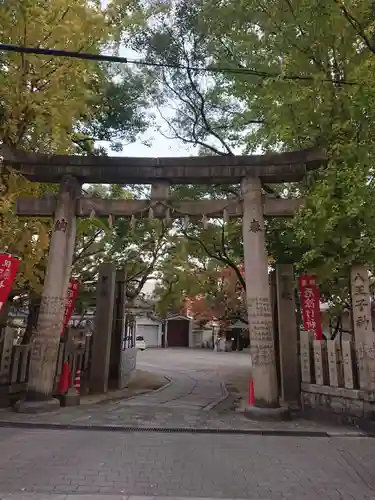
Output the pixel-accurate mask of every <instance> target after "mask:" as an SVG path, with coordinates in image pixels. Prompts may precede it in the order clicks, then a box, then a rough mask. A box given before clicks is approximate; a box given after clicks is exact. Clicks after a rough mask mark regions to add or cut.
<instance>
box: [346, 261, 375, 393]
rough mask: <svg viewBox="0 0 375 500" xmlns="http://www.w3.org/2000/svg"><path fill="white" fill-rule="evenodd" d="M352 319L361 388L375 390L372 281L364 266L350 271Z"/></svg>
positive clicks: (355, 267)
mask: <svg viewBox="0 0 375 500" xmlns="http://www.w3.org/2000/svg"><path fill="white" fill-rule="evenodd" d="M350 286H351V296H352V320H353V331H354V339H355V348H356V354H357V367H358V372H359V386H360V389H363V390H368V391H375V359H374V348H375V334H374V332H373V329H372V320H371V302H370V282H369V275H368V271H367V269H366V268H365V267H364V266H354V267H353V268H352V269H351V272H350Z"/></svg>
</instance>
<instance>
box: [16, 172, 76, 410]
mask: <svg viewBox="0 0 375 500" xmlns="http://www.w3.org/2000/svg"><path fill="white" fill-rule="evenodd" d="M80 190H81V186H80V183H79V182H78V181H77V179H76V178H74V177H72V176H69V175H67V176H64V177H63V179H62V180H61V182H60V191H59V195H58V197H57V204H56V210H55V216H54V222H53V228H52V235H51V242H50V248H49V254H48V261H47V269H46V276H45V280H44V287H43V292H42V298H41V306H40V312H39V317H38V324H37V329H36V332H35V335H34V338H33V341H32V350H31V358H30V368H29V379H28V385H27V393H26V398H25V400H24V401H22V402H19V403H18V405H17V406H16V410H17V411H20V412H37V411H46V410H48V409H51V410H52V409H54V408H56V407H57V406H59V402H58V401H57V400H56V399H53V398H52V390H53V385H54V378H55V370H56V362H57V355H58V348H59V343H60V336H61V331H62V328H63V321H64V311H65V304H66V297H67V293H68V283H69V277H70V273H71V266H72V258H73V252H74V245H75V237H76V214H75V212H76V200H77V198H78V196H79V195H80Z"/></svg>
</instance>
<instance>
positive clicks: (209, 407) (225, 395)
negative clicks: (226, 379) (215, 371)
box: [202, 382, 230, 411]
mask: <svg viewBox="0 0 375 500" xmlns="http://www.w3.org/2000/svg"><path fill="white" fill-rule="evenodd" d="M220 385H221V390H222V391H223V395H222V396H221V397H220V398H218V399H216V400H215V401H213V402H212V403H209V404H208V405H207V406H204V407H203V408H202V411H211V410H213V409H214V408H216V406H218V405H219V404H220V403H223V402H224V401H225V400H226V399H228V398H229V396H230V394H229V392H228V389H227V387H226V385H225V384H224V383H223V382H220Z"/></svg>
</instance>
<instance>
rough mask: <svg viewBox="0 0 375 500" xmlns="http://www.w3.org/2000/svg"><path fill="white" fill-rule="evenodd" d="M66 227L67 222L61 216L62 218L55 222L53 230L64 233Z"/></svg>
mask: <svg viewBox="0 0 375 500" xmlns="http://www.w3.org/2000/svg"><path fill="white" fill-rule="evenodd" d="M67 229H68V222H67V221H66V220H65V219H64V218H63V219H59V220H57V221H56V222H55V227H54V230H55V231H56V232H57V231H61V232H63V233H66V230H67Z"/></svg>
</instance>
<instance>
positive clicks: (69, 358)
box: [0, 328, 92, 406]
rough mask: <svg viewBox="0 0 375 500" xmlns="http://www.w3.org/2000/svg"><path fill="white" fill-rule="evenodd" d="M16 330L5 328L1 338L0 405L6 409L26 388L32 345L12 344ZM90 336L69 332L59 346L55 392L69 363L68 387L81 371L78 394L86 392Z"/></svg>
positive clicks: (79, 331)
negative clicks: (63, 370) (69, 378)
mask: <svg viewBox="0 0 375 500" xmlns="http://www.w3.org/2000/svg"><path fill="white" fill-rule="evenodd" d="M15 338H16V331H15V330H14V329H12V328H6V329H5V330H4V331H3V333H2V335H1V337H0V406H8V405H9V403H10V402H11V401H12V400H16V399H19V398H20V397H22V395H23V394H24V393H25V391H26V389H27V382H28V375H29V365H30V355H31V348H32V344H28V345H17V344H14V339H15ZM91 339H92V337H91V336H86V335H85V332H84V331H82V330H76V329H73V328H70V329H68V331H67V335H66V336H65V337H64V338H63V339H62V341H61V342H60V345H59V352H58V358H57V364H56V373H55V382H54V392H55V393H56V391H57V387H58V384H59V380H60V376H61V372H62V367H63V365H64V364H65V362H68V364H69V373H70V377H71V381H70V382H71V384H73V379H74V377H75V374H76V372H77V369H79V370H81V393H82V392H86V391H87V386H88V375H89V370H90V358H91V356H90V354H91V343H92V342H91Z"/></svg>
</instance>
